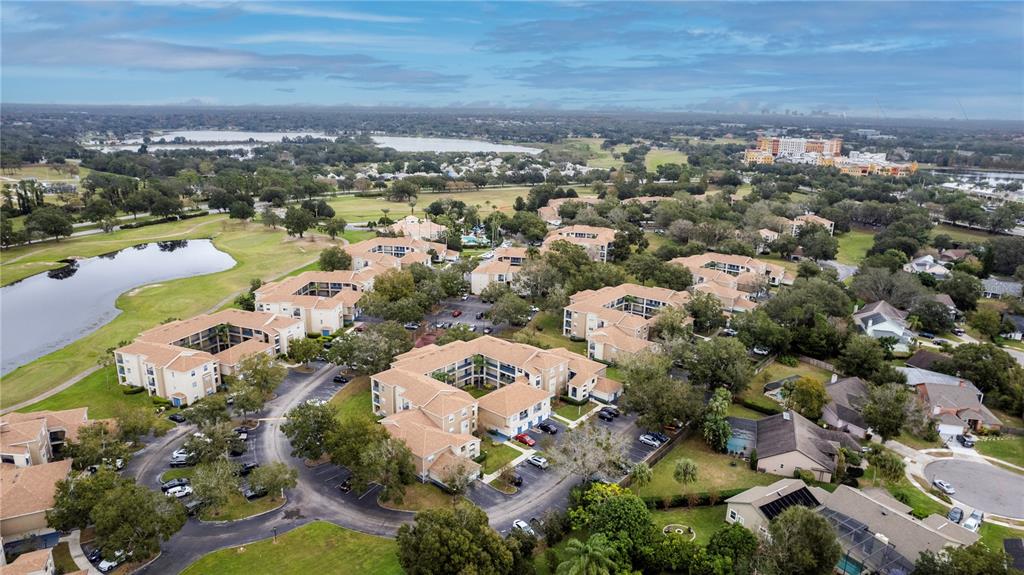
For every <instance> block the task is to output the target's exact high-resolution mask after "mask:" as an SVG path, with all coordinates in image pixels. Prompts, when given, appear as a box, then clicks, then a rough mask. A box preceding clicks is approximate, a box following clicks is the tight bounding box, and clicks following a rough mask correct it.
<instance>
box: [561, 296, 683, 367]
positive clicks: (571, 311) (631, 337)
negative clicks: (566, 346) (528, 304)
mask: <svg viewBox="0 0 1024 575" xmlns="http://www.w3.org/2000/svg"><path fill="white" fill-rule="evenodd" d="M688 301H690V294H688V293H686V292H677V291H673V290H670V289H666V288H660V287H646V286H641V285H637V284H622V285H618V286H612V287H604V288H601V289H599V290H585V291H582V292H579V293H577V294H575V295H573V296H571V297H570V298H569V305H568V306H566V307H565V309H564V311H563V314H564V316H563V318H562V334H563V335H565V336H567V337H570V338H573V339H577V340H586V341H587V355H588V356H589V357H590V358H591V359H596V360H599V361H605V362H610V363H614V362H615V361H617V360H618V359H620V358H622V357H623V356H625V355H629V354H632V353H636V352H638V351H641V350H643V349H646V348H648V347H650V346H652V345H654V344H653V343H652V342H651V341H649V340H648V338H649V337H650V326H651V324H652V323H653V322H654V316H655V314H657V313H658V312H659V311H661V310H662V309H663V308H665V307H669V306H676V307H678V306H683V305H686V303H687V302H688Z"/></svg>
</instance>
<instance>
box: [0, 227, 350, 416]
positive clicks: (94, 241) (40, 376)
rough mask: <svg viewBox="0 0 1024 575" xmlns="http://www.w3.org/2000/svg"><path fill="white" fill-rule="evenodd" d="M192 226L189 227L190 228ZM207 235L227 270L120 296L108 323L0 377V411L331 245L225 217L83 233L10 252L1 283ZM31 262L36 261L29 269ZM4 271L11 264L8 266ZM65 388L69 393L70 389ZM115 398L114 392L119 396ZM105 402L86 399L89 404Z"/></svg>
mask: <svg viewBox="0 0 1024 575" xmlns="http://www.w3.org/2000/svg"><path fill="white" fill-rule="evenodd" d="M188 226H191V227H188ZM201 237H207V238H213V242H214V245H215V246H216V247H217V248H218V249H220V250H222V251H224V252H227V253H228V254H230V255H231V257H233V258H234V259H235V261H236V262H237V263H236V265H235V267H233V268H231V269H230V270H227V271H223V272H220V273H215V274H208V275H202V276H197V277H191V278H183V279H179V280H172V281H167V282H163V283H160V284H154V285H153V286H151V287H149V288H147V289H145V290H132V291H130V292H128V293H125V294H122V295H121V296H120V297H119V298H118V299H117V302H116V305H117V307H118V308H119V309H121V310H122V313H121V314H120V315H118V316H117V317H116V318H115V319H114V320H113V321H111V322H110V323H108V324H107V325H105V326H103V327H101V328H100V329H98V330H96V331H95V332H93V333H91V334H89V335H87V336H85V337H83V338H81V339H79V340H78V341H76V342H74V343H72V344H71V345H68V346H67V347H64V348H63V349H60V350H58V351H55V352H53V353H50V354H48V355H46V356H44V357H42V358H39V359H37V360H35V361H33V362H31V363H29V364H27V365H23V366H21V367H19V368H18V369H16V370H14V371H13V372H11V373H9V374H7V375H6V376H4V380H3V388H2V393H0V406H9V405H12V404H15V403H18V402H21V401H24V400H26V399H29V398H31V397H33V396H35V395H37V394H39V393H42V392H43V391H46V390H47V389H50V388H52V387H54V386H56V385H59V384H60V383H63V382H65V381H67V380H68V379H70V378H71V377H72V376H74V375H76V374H78V373H81V372H82V371H85V370H87V369H89V368H90V367H92V366H94V365H96V360H97V359H98V358H99V357H100V356H101V355H104V354H106V353H107V352H106V350H107V349H108V348H110V347H114V346H116V345H117V344H118V342H121V341H127V340H132V339H134V338H135V337H136V336H137V335H138V334H139V332H141V331H143V330H145V329H148V328H150V327H153V326H155V325H157V324H159V323H161V322H162V321H164V320H166V319H167V318H189V317H192V316H194V315H197V314H199V313H203V312H205V311H207V310H210V309H212V308H217V307H220V306H221V305H223V302H225V300H229V299H231V298H232V297H233V294H236V293H238V292H240V291H242V290H243V289H247V288H248V286H249V280H251V279H252V278H257V277H258V278H263V279H266V280H269V279H273V278H277V277H279V276H281V275H282V274H284V273H286V272H288V271H290V270H292V269H295V268H297V267H302V266H304V265H307V264H308V263H309V262H311V261H313V260H315V259H316V258H317V256H318V255H319V253H320V250H322V249H323V248H325V247H327V246H328V245H331V242H329V241H327V240H325V239H315V240H313V239H311V238H304V239H301V240H300V239H296V238H288V237H287V236H286V235H285V233H284V231H283V230H278V231H276V232H274V231H270V230H267V229H266V228H264V227H263V226H261V225H258V224H241V223H228V222H227V221H226V219H225V218H224V216H219V215H218V216H206V217H203V218H196V219H193V220H185V221H183V222H174V223H171V224H162V225H158V226H152V227H150V228H141V229H139V230H127V231H125V232H115V233H113V234H108V235H98V236H87V237H84V238H76V239H73V240H66V241H62V242H60V243H59V244H57V243H52V242H51V243H47V244H39V245H34V246H29V247H23V248H15V249H12V250H8V252H5V262H9V261H10V260H9V259H8V257H7V256H10V257H21V258H22V259H21V260H19V261H18V262H16V263H14V264H10V263H5V264H4V265H3V270H4V274H5V275H4V278H3V281H5V282H8V281H12V280H11V279H9V276H7V275H6V274H7V272H8V271H9V270H13V271H14V275H15V276H18V275H19V274H20V275H21V277H24V276H25V275H28V274H29V273H36V272H40V271H44V270H45V269H49V268H50V267H53V265H52V262H54V261H56V260H57V259H60V258H66V257H69V256H72V255H80V256H92V255H97V254H101V253H106V252H110V251H112V250H116V249H120V248H124V247H127V246H131V245H135V244H139V243H144V242H147V241H155V240H157V239H180V238H201ZM33 262H34V264H33ZM9 266H10V267H9ZM68 391H70V390H68ZM117 393H120V391H118V392H117ZM97 401H98V402H102V401H103V400H100V399H97V398H93V397H90V398H89V401H88V403H85V404H81V405H92V404H93V403H94V402H97Z"/></svg>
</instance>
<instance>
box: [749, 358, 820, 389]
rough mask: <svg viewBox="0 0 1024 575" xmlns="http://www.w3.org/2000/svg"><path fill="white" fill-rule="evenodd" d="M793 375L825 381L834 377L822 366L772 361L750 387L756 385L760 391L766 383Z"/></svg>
mask: <svg viewBox="0 0 1024 575" xmlns="http://www.w3.org/2000/svg"><path fill="white" fill-rule="evenodd" d="M791 375H799V376H800V377H809V378H811V379H816V380H818V381H820V382H823V383H828V381H829V379H831V378H832V373H831V372H829V371H827V370H824V369H821V368H820V367H815V366H813V365H811V364H809V363H804V362H799V363H797V364H796V366H795V367H789V366H788V365H782V364H781V363H778V362H772V363H771V364H770V365H769V366H768V367H766V368H764V369H763V370H762V371H761V373H759V374H757V375H756V376H755V377H754V381H753V382H752V383H751V384H750V387H751V388H754V387H756V388H757V391H758V392H759V393H760V392H761V388H762V387H763V386H764V384H766V383H771V382H773V381H778V380H780V379H782V378H784V377H789V376H791Z"/></svg>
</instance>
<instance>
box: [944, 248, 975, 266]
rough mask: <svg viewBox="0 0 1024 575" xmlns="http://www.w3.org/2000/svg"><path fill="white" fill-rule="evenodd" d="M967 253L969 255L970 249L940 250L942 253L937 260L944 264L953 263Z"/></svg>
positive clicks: (964, 256)
mask: <svg viewBox="0 0 1024 575" xmlns="http://www.w3.org/2000/svg"><path fill="white" fill-rule="evenodd" d="M969 255H971V250H952V249H951V250H942V253H940V254H939V261H940V262H942V263H944V264H953V263H956V262H959V261H961V260H963V259H964V258H966V257H967V256H969Z"/></svg>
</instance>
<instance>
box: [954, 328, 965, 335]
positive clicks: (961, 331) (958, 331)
mask: <svg viewBox="0 0 1024 575" xmlns="http://www.w3.org/2000/svg"><path fill="white" fill-rule="evenodd" d="M951 331H952V332H953V335H963V334H965V333H967V331H965V330H964V328H962V327H954V328H953V329H952V330H951Z"/></svg>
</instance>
